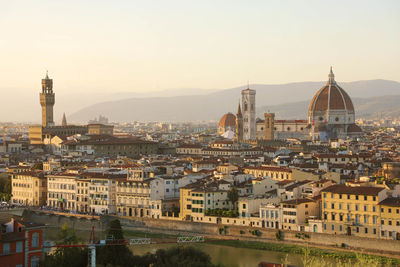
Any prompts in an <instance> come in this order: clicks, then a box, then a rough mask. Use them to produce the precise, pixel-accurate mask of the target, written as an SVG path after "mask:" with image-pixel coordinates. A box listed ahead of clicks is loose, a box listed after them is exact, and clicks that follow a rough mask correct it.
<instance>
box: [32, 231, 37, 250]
mask: <svg viewBox="0 0 400 267" xmlns="http://www.w3.org/2000/svg"><path fill="white" fill-rule="evenodd" d="M38 246H39V233H33V234H32V247H38Z"/></svg>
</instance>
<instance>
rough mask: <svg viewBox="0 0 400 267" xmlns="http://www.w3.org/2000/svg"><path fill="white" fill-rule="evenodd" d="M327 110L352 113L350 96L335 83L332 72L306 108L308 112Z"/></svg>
mask: <svg viewBox="0 0 400 267" xmlns="http://www.w3.org/2000/svg"><path fill="white" fill-rule="evenodd" d="M327 110H347V111H352V112H354V106H353V102H352V101H351V99H350V96H349V95H348V94H347V93H346V91H344V90H343V89H342V88H341V87H340V86H339V85H338V84H337V83H336V82H335V80H334V75H333V73H332V70H331V73H330V74H329V81H328V82H327V84H326V85H325V86H323V87H322V88H321V89H319V90H318V92H317V93H316V94H315V95H314V97H313V99H312V100H311V103H310V106H309V108H308V112H314V111H327Z"/></svg>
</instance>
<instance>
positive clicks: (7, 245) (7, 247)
mask: <svg viewBox="0 0 400 267" xmlns="http://www.w3.org/2000/svg"><path fill="white" fill-rule="evenodd" d="M3 254H4V255H7V254H10V243H4V244H3Z"/></svg>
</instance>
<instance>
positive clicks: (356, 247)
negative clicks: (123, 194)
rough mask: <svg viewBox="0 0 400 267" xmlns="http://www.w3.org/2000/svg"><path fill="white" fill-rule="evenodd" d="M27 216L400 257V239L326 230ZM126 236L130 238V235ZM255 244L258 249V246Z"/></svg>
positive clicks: (84, 226)
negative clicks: (116, 224)
mask: <svg viewBox="0 0 400 267" xmlns="http://www.w3.org/2000/svg"><path fill="white" fill-rule="evenodd" d="M23 215H24V216H23V217H25V218H26V219H27V220H31V221H34V222H39V223H45V224H47V225H48V226H50V227H51V226H55V227H61V225H62V224H64V223H67V224H69V225H70V226H71V227H72V228H73V229H75V230H91V228H92V226H95V229H96V230H97V229H98V230H104V229H106V227H107V225H108V223H109V222H110V221H111V220H114V219H119V220H120V221H121V225H122V226H123V229H124V231H127V232H126V233H129V232H130V233H132V236H135V233H136V236H138V234H139V233H140V232H141V233H146V234H147V237H151V236H150V235H151V234H157V235H158V237H159V238H165V237H167V236H172V237H175V238H176V236H178V235H186V236H193V235H201V236H204V237H206V238H207V239H217V240H240V241H241V242H245V243H247V242H255V243H256V244H257V243H262V244H270V243H274V244H279V245H282V244H284V245H289V246H291V245H295V246H298V247H302V248H303V247H313V248H317V249H324V250H328V251H332V252H330V253H329V254H335V253H336V251H339V252H345V253H355V255H356V253H360V252H362V253H363V254H368V255H374V256H377V257H378V256H382V257H384V258H393V259H400V242H399V241H395V240H377V239H371V238H363V237H356V236H345V235H329V234H323V233H307V235H305V234H304V233H300V232H295V231H283V230H281V231H280V232H281V238H280V239H281V240H280V241H278V240H277V239H276V233H277V230H275V229H267V228H254V227H248V226H229V225H221V224H211V223H200V222H188V221H177V220H166V219H151V218H132V217H117V216H101V217H100V219H93V218H85V217H79V218H77V217H76V216H74V214H68V216H63V215H61V214H57V215H55V214H48V213H41V212H39V211H36V212H32V211H27V210H26V211H25V212H24V214H23ZM255 231H256V234H255ZM138 232H139V233H138ZM160 234H161V236H160ZM301 234H303V235H301ZM126 237H129V235H127V236H126ZM138 237H139V236H138ZM142 237H143V236H142ZM154 238H156V237H154ZM251 246H252V247H254V248H257V245H254V246H253V245H251ZM285 249H287V247H285ZM283 252H285V251H283ZM294 253H296V252H294ZM341 255H342V254H341ZM333 257H335V256H333ZM352 257H353V258H354V256H350V257H349V258H352Z"/></svg>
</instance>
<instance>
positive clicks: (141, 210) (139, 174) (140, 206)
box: [116, 166, 156, 217]
mask: <svg viewBox="0 0 400 267" xmlns="http://www.w3.org/2000/svg"><path fill="white" fill-rule="evenodd" d="M151 180H152V178H151V177H150V171H149V170H146V169H145V168H144V167H140V166H138V167H131V168H129V169H128V176H127V178H126V179H122V180H118V181H117V184H116V211H117V214H118V215H122V216H129V217H150V216H151V212H150V210H151V206H150V198H151V195H150V194H151V190H150V182H151ZM155 191H156V190H154V191H153V194H154V193H156V192H155ZM154 199H155V198H154Z"/></svg>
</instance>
